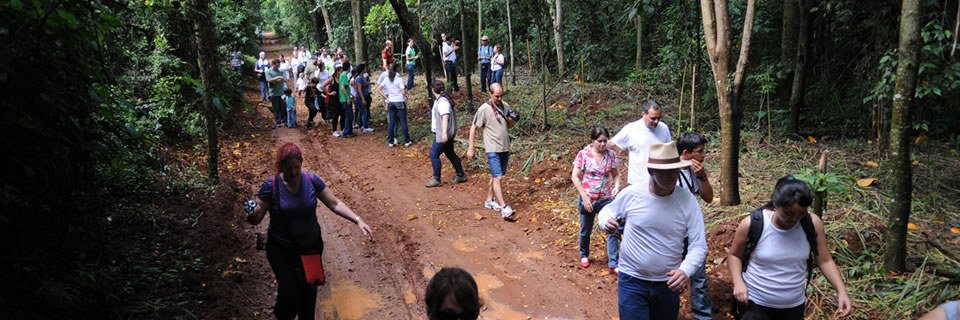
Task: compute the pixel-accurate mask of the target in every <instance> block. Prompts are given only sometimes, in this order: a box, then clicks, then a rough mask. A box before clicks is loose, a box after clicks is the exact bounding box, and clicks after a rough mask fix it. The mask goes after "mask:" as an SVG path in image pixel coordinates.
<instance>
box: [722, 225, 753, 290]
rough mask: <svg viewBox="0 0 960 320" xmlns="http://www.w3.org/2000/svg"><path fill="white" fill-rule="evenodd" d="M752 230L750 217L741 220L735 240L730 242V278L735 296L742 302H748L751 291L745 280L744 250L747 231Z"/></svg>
mask: <svg viewBox="0 0 960 320" xmlns="http://www.w3.org/2000/svg"><path fill="white" fill-rule="evenodd" d="M749 232H750V217H746V218H744V219H743V220H740V225H738V226H737V232H736V233H735V234H734V235H733V242H731V243H730V251H728V252H727V267H729V268H730V279H731V281H732V282H733V297H734V298H735V299H737V301H740V302H742V303H747V299H749V293H748V292H747V284H746V283H744V282H743V260H741V257H742V256H743V251H744V249H745V248H746V247H747V233H749Z"/></svg>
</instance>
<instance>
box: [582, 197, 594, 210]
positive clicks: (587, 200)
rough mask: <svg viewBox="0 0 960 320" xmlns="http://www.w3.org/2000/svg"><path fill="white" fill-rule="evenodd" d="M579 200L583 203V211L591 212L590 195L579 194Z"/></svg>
mask: <svg viewBox="0 0 960 320" xmlns="http://www.w3.org/2000/svg"><path fill="white" fill-rule="evenodd" d="M580 202H581V203H582V204H583V211H586V212H590V213H593V202H590V197H583V196H580Z"/></svg>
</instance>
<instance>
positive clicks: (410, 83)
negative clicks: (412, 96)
mask: <svg viewBox="0 0 960 320" xmlns="http://www.w3.org/2000/svg"><path fill="white" fill-rule="evenodd" d="M415 66H416V65H415V64H412V63H408V64H407V90H410V89H413V68H414V67H415Z"/></svg>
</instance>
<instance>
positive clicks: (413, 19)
mask: <svg viewBox="0 0 960 320" xmlns="http://www.w3.org/2000/svg"><path fill="white" fill-rule="evenodd" d="M388 1H390V6H392V7H393V11H395V12H396V13H397V21H398V22H399V23H400V28H401V29H403V32H404V33H406V34H407V35H409V36H410V37H411V38H413V42H414V44H416V45H417V47H418V49H420V52H419V54H420V56H421V57H423V58H422V59H417V60H420V61H423V69H424V75H425V76H426V80H427V83H426V86H424V88H429V87H430V85H431V84H432V83H433V71H432V70H433V50H431V48H430V47H431V46H430V42H427V39H425V38H424V37H423V31H421V29H420V18H419V17H417V16H414V15H411V14H410V10H408V9H407V2H406V1H405V0H388ZM424 91H426V92H427V99H429V100H430V105H433V98H434V97H433V93H432V92H430V90H424Z"/></svg>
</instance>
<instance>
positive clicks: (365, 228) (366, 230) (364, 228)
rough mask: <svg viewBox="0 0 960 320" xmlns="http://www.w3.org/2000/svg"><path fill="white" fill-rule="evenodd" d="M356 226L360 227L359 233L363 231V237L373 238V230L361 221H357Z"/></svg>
mask: <svg viewBox="0 0 960 320" xmlns="http://www.w3.org/2000/svg"><path fill="white" fill-rule="evenodd" d="M357 226H358V227H360V231H363V234H364V235H367V236H369V237H371V238H373V229H372V228H370V226H368V225H367V224H366V223H365V222H363V220H362V219H361V220H360V221H357Z"/></svg>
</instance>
